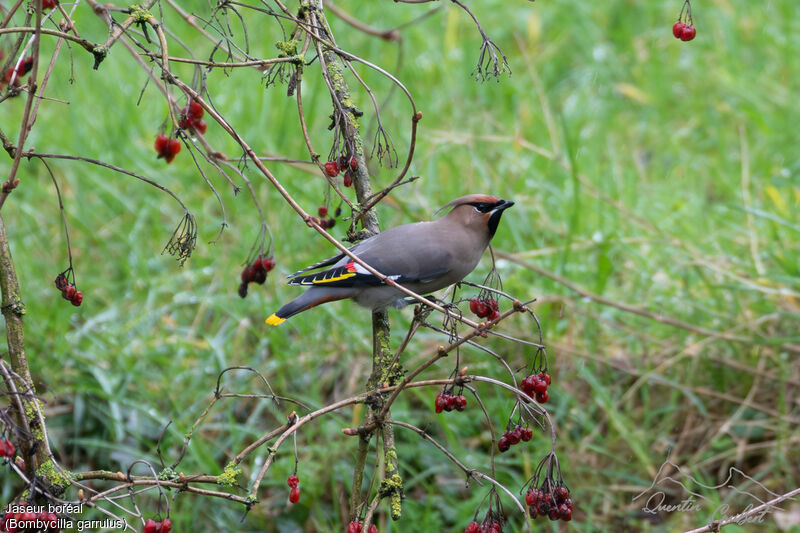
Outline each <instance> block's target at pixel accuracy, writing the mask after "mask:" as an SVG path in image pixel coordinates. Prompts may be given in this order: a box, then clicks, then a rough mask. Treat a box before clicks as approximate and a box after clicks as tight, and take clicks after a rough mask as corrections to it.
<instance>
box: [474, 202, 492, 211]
mask: <svg viewBox="0 0 800 533" xmlns="http://www.w3.org/2000/svg"><path fill="white" fill-rule="evenodd" d="M472 205H473V206H474V207H475V211H477V212H478V213H488V212H489V211H491V209H492V204H488V203H486V202H475V203H474V204H472Z"/></svg>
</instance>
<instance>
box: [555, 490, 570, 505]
mask: <svg viewBox="0 0 800 533" xmlns="http://www.w3.org/2000/svg"><path fill="white" fill-rule="evenodd" d="M554 494H555V499H556V503H564V502H565V501H566V499H567V498H568V497H569V491H568V490H567V489H566V487H556V490H555V492H554Z"/></svg>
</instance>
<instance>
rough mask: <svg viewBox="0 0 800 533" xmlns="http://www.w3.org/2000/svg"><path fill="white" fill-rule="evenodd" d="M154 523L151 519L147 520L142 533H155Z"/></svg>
mask: <svg viewBox="0 0 800 533" xmlns="http://www.w3.org/2000/svg"><path fill="white" fill-rule="evenodd" d="M156 526H157V524H156V521H155V520H153V519H152V518H150V519H148V520H147V522H145V523H144V533H156Z"/></svg>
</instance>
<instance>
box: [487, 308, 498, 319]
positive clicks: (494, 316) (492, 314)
mask: <svg viewBox="0 0 800 533" xmlns="http://www.w3.org/2000/svg"><path fill="white" fill-rule="evenodd" d="M487 318H488V319H489V320H497V319H498V318H500V312H499V311H497V310H496V309H492V310H491V311H489V316H488V317H487Z"/></svg>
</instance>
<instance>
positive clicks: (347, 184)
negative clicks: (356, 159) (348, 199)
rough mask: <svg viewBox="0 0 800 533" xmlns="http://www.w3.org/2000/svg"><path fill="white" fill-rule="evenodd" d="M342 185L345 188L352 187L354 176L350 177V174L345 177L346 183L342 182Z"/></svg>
mask: <svg viewBox="0 0 800 533" xmlns="http://www.w3.org/2000/svg"><path fill="white" fill-rule="evenodd" d="M342 184H343V185H344V186H345V187H350V186H351V185H353V176H351V175H350V172H348V173H347V174H345V175H344V181H343V182H342Z"/></svg>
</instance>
